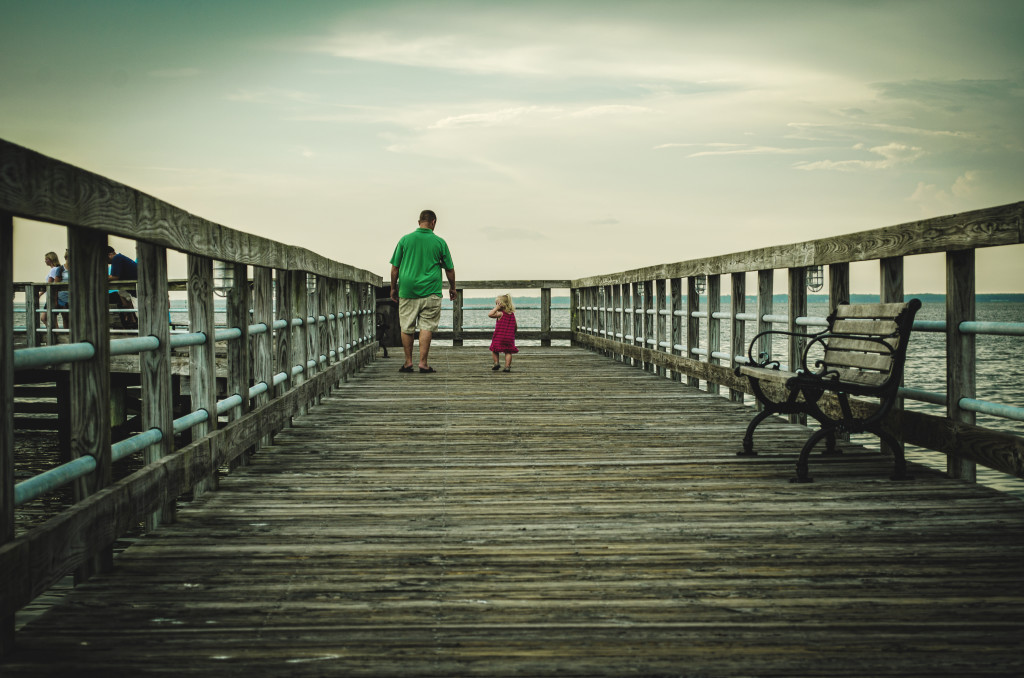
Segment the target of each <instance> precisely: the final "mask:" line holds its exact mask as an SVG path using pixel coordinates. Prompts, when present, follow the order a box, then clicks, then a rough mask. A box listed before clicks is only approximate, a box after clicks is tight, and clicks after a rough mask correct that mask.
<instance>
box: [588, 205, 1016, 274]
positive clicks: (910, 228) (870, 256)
mask: <svg viewBox="0 0 1024 678" xmlns="http://www.w3.org/2000/svg"><path fill="white" fill-rule="evenodd" d="M1022 242H1024V202H1016V203H1010V204H1007V205H999V206H996V207H989V208H986V209H980V210H974V211H971V212H963V213H961V214H949V215H945V216H941V217H935V218H933V219H925V220H922V221H914V222H909V223H905V224H899V225H896V226H887V227H884V228H878V229H874V230H869V231H861V232H859V233H850V234H846V235H841V236H835V237H830V238H822V239H820V240H810V241H807V242H801V243H794V244H791V245H777V246H773V247H764V248H761V249H756V250H749V251H746V252H736V253H734V254H726V255H722V256H719V257H708V258H706V259H692V260H689V261H681V262H677V263H670V264H660V265H657V266H648V267H645V268H638V269H633V270H629V271H623V272H621V273H611V274H605V275H598V276H592V277H589V278H580V279H578V280H573V281H572V285H573V287H586V286H589V285H605V284H610V283H615V282H634V281H637V280H654V279H656V278H672V277H676V276H680V277H685V276H693V275H699V274H714V273H719V274H725V273H744V272H747V271H756V270H759V269H783V268H802V267H804V266H813V265H819V264H820V265H826V264H838V263H850V262H856V261H872V260H875V259H885V258H889V257H903V256H911V255H914V254H929V253H934V252H946V251H948V250H959V249H969V248H978V247H995V246H999V245H1014V244H1020V243H1022Z"/></svg>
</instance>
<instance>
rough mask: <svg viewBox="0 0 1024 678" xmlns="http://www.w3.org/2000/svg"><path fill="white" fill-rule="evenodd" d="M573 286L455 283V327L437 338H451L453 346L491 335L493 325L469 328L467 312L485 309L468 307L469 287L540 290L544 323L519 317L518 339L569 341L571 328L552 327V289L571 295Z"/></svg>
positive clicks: (518, 282)
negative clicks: (465, 321) (466, 323)
mask: <svg viewBox="0 0 1024 678" xmlns="http://www.w3.org/2000/svg"><path fill="white" fill-rule="evenodd" d="M570 286H571V281H569V280H472V281H468V282H461V283H457V284H456V286H455V291H456V298H455V299H454V301H452V309H451V315H452V322H451V329H450V330H449V329H447V328H445V327H441V328H440V329H439V330H438V331H437V332H435V333H434V337H435V338H437V339H442V340H443V339H451V341H452V345H454V346H462V345H463V342H464V341H469V340H482V339H490V338H491V336H492V334H493V331H494V327H493V325H492V326H490V327H487V326H479V325H477V326H472V327H467V326H466V325H465V324H464V319H465V312H466V311H467V310H475V311H481V310H484V308H483V307H482V306H474V307H467V306H466V303H465V291H466V290H502V291H508V290H539V292H540V305H539V306H538V307H537V308H538V309H539V310H540V323H539V324H538V325H530V324H526V323H521V322H519V319H518V318H517V325H518V329H517V330H516V338H517V339H525V340H540V344H541V346H550V345H551V342H552V340H562V341H569V340H570V339H572V330H571V329H569V328H566V329H554V328H552V316H551V314H552V310H554V309H553V307H552V305H551V292H552V290H556V289H557V290H563V289H564V290H566V294H568V291H569V288H570ZM516 307H517V310H518V309H520V308H522V309H524V310H526V309H529V308H532V307H531V306H519V305H518V304H517V305H516ZM490 308H491V307H488V308H487V310H489V309H490ZM558 310H564V312H565V313H566V315H567V316H568V313H569V311H568V309H558Z"/></svg>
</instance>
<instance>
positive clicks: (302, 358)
mask: <svg viewBox="0 0 1024 678" xmlns="http://www.w3.org/2000/svg"><path fill="white" fill-rule="evenodd" d="M307 275H308V274H307V273H306V272H305V271H293V272H292V275H291V277H290V281H291V286H290V287H289V289H288V292H289V296H291V301H292V307H291V311H292V318H299V319H300V320H302V323H301V324H300V325H295V326H293V327H292V331H291V335H292V336H291V351H290V352H289V354H288V367H289V369H291V368H292V367H294V366H295V365H301V366H302V371H301V372H299V373H298V374H296V375H295V376H294V377H293V378H292V382H291V388H295V387H296V386H299V385H300V384H302V383H303V382H305V381H306V375H307V374H309V366H308V365H307V364H306V363H307V361H308V359H309V345H308V344H307V340H306V337H307V336H308V334H309V320H308V318H309V307H308V304H307V301H306V300H307V296H308V295H307V293H306V285H307V282H306V277H307ZM290 320H291V318H289V321H290ZM307 406H308V403H306V402H302V403H299V408H298V413H299V414H306V412H307V411H308V407H307Z"/></svg>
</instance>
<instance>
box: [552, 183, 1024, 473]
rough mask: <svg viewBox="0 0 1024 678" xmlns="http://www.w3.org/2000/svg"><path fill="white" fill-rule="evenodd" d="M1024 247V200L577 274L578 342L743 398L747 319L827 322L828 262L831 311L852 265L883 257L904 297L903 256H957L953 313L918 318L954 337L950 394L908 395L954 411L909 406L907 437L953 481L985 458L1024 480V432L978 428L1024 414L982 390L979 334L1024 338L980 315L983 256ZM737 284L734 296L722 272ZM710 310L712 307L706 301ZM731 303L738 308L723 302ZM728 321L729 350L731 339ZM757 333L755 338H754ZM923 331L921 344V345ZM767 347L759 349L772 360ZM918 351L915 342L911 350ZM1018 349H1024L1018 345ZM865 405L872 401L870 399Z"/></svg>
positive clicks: (892, 292) (891, 292)
mask: <svg viewBox="0 0 1024 678" xmlns="http://www.w3.org/2000/svg"><path fill="white" fill-rule="evenodd" d="M1021 243H1024V202H1018V203H1013V204H1008V205H1001V206H998V207H992V208H989V209H983V210H977V211H974V212H966V213H963V214H955V215H949V216H943V217H938V218H935V219H928V220H924V221H918V222H912V223H908V224H901V225H897V226H891V227H887V228H881V229H875V230H872V231H864V232H861V233H853V234H850V235H846V236H840V237H836V238H827V239H821V240H813V241H809V242H804V243H795V244H792V245H782V246H777V247H768V248H763V249H759V250H752V251H747V252H738V253H734V254H727V255H723V256H718V257H710V258H706V259H695V260H689V261H682V262H676V263H670V264H662V265H658V266H650V267H646V268H641V269H634V270H630V271H623V272H620V273H611V274H603V275H597V276H591V277H586V278H581V279H577V280H573V281H572V293H571V304H572V311H571V313H572V329H573V342H574V343H575V344H578V345H583V346H587V347H589V348H591V349H593V350H597V351H601V352H604V353H606V354H608V355H614V356H617V357H618V358H619V359H620V360H626V361H629V362H632V363H634V364H637V365H638V366H640V367H642V368H644V369H648V370H655V371H658V372H659V373H661V374H667V375H668V376H671V377H673V378H675V379H680V380H682V379H685V380H686V381H687V382H688V383H690V384H691V385H694V386H699V385H700V384H701V383H702V382H703V383H705V384H706V387H707V389H708V390H709V391H712V392H715V393H719V392H720V390H721V388H722V387H726V388H728V389H729V395H730V397H731V398H733V399H734V400H737V401H743V399H744V396H745V395H746V394H748V393H749V392H750V387H749V385H748V384H747V380H746V379H741V378H739V377H737V376H736V375H735V374H734V373H733V368H734V367H735V365H737V364H740V363H743V362H745V361H746V360H747V359H746V358H745V357H744V356H745V355H746V353H747V346H746V345H745V337H746V336H748V330H747V325H748V324H751V325H752V329H753V333H754V334H757V333H761V332H763V331H765V330H766V329H770V328H771V327H772V326H774V325H777V324H783V325H785V326H786V329H787V330H788V331H790V332H794V333H800V332H802V333H806V332H808V331H813V330H814V328H818V327H822V326H824V325H825V324H826V321H825V319H824V318H822V317H811V316H808V315H807V280H808V273H809V272H813V273H816V274H817V275H818V279H819V283H820V284H824V280H825V277H826V275H825V272H826V269H827V278H828V286H829V287H828V298H829V307H830V309H834V308H835V307H836V306H837V305H839V304H842V303H848V302H849V299H850V264H851V263H855V262H866V261H877V262H878V264H879V271H880V277H879V279H880V281H881V282H880V287H879V294H878V298H879V300H880V301H882V302H894V301H902V300H903V299H904V279H903V264H904V258H905V257H908V256H912V255H919V254H931V253H944V254H945V255H946V272H947V281H946V297H945V298H946V312H945V318H944V319H943V320H939V321H937V320H927V319H926V320H918V321H916V322H915V324H914V331H915V332H929V333H932V332H938V333H943V334H945V337H946V341H945V354H946V356H945V363H946V364H945V365H943V366H942V367H943V368H944V369H945V371H946V372H947V378H946V387H947V388H946V392H945V393H937V392H934V391H930V390H927V389H922V388H919V387H916V386H915V385H913V384H910V385H909V386H908V387H905V388H904V389H902V391H901V394H902V395H903V396H904V398H906V399H908V400H914V401H917V402H920V403H926V404H929V405H938V406H942V407H945V408H946V412H945V416H937V415H935V414H932V413H928V412H923V411H917V410H906V409H905V410H903V411H902V412H900V413H899V414H898V424H895V425H897V426H898V428H899V429H900V432H901V434H902V436H903V438H904V440H905V441H906V442H907V443H910V444H912V445H916V446H919V447H922V448H926V449H930V450H935V451H939V452H943V453H945V454H946V455H947V459H948V462H947V470H948V472H949V474H950V475H951V476H953V477H958V478H969V479H973V478H974V477H975V474H976V468H975V464H977V463H980V464H982V465H984V466H986V467H988V468H992V469H995V470H998V471H1002V472H1004V473H1007V474H1010V475H1013V476H1016V477H1024V439H1022V436H1020V435H1018V434H1015V433H1013V432H1007V431H1002V430H996V429H993V428H989V427H984V426H979V425H977V423H976V419H975V415H976V414H985V415H989V416H992V417H998V418H1002V419H1005V420H1010V421H1024V408H1022V407H1020V406H1018V405H1015V404H1008V403H1001V402H995V401H993V400H992V399H984V398H980V397H979V396H978V393H977V392H976V391H977V383H976V382H977V370H976V348H975V338H976V337H978V336H981V335H994V336H1024V323H1017V322H992V321H981V320H978V319H977V318H976V317H975V314H976V308H975V303H976V302H975V292H974V289H975V251H976V250H977V249H980V248H989V247H1003V246H1010V245H1019V244H1021ZM777 270H784V271H786V273H787V280H788V290H787V295H785V296H786V298H787V309H786V313H785V314H781V313H775V312H773V303H774V302H773V299H774V279H775V273H776V271H777ZM748 273H749V274H756V275H757V284H758V287H757V294H756V295H752V296H753V297H754V303H755V304H756V312H749V311H748V310H747V288H746V280H747V274H748ZM723 276H729V278H728V280H729V282H730V288H729V289H728V291H727V292H726V293H724V294H723V289H722V277H723ZM702 298H703V299H704V300H705V301H704V307H703V308H702V307H701V299H702ZM724 299H728V304H729V306H728V308H723V300H724ZM723 323H726V325H725V326H724V327H725V328H727V329H728V330H729V331H728V334H729V336H730V346H722V337H723V335H725V334H726V332H724V331H723ZM750 336H752V334H751V335H750ZM913 341H914V340H913V337H912V338H911V342H912V344H911V346H912V347H913ZM773 350H774V349H773V347H772V346H771V345H770V344H768V343H767V342H764V343H762V344H761V345H760V346H759V347H758V351H757V352H758V353H759V354H765V355H769V356H771V355H772V352H773ZM803 350H804V342H803V340H802V339H801V338H800V337H796V336H794V337H792V338H791V339H790V341H789V344H788V345H787V346H785V348H783V349H782V352H783V355H781V356H777V357H776V359H778V360H781V362H782V363H783V364H789V365H793V364H798V363H799V356H800V355H801V352H802V351H803ZM911 351H912V352H913V348H911ZM1018 353H1019V352H1018ZM857 407H862V408H868V407H872V405H871V404H870V403H866V402H860V403H858V404H857Z"/></svg>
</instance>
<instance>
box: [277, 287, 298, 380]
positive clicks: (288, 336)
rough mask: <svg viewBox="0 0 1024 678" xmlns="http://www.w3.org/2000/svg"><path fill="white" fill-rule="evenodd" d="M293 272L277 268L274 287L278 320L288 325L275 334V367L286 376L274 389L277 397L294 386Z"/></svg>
mask: <svg viewBox="0 0 1024 678" xmlns="http://www.w3.org/2000/svg"><path fill="white" fill-rule="evenodd" d="M292 277H293V276H292V272H291V271H289V270H287V269H283V268H279V269H277V285H275V287H274V296H275V299H276V301H277V303H276V304H275V307H276V312H277V320H284V321H285V322H286V323H287V325H285V326H284V327H282V328H281V329H279V330H278V331H277V334H275V335H274V341H275V346H274V369H275V371H276V372H284V374H285V378H284V381H282V382H281V383H280V384H278V385H277V388H276V389H275V391H274V395H275V396H276V397H280V396H282V395H284V394H285V393H287V392H288V390H289V389H290V388H291V387H292V364H291V358H292V349H291V344H292V316H294V315H295V314H294V313H293V312H292Z"/></svg>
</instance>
